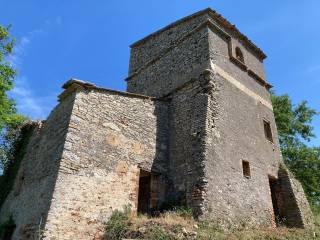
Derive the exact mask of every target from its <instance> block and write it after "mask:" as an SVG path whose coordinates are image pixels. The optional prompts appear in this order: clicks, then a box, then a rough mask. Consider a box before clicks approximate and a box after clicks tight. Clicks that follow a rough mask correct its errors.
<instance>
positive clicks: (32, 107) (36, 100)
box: [8, 16, 62, 119]
mask: <svg viewBox="0 0 320 240" xmlns="http://www.w3.org/2000/svg"><path fill="white" fill-rule="evenodd" d="M61 23H62V19H61V17H60V16H58V17H56V18H55V19H53V20H50V19H48V20H46V21H45V22H44V24H43V26H42V27H41V28H36V29H34V30H32V31H30V32H28V33H27V34H26V36H23V37H21V38H20V39H19V40H18V41H17V43H16V45H15V47H14V49H13V52H14V53H13V54H12V55H11V56H9V58H8V61H9V62H10V63H11V64H12V65H13V66H14V67H15V68H17V69H19V70H21V69H22V65H23V59H24V57H25V56H26V54H27V49H28V46H29V45H31V44H32V41H33V40H34V39H35V38H36V37H38V36H40V35H42V34H44V33H45V32H47V31H48V27H49V25H52V24H55V25H60V24H61ZM9 95H10V96H11V97H12V98H13V99H15V100H16V103H17V108H18V110H19V112H21V113H23V114H25V115H27V116H29V117H31V118H36V119H43V118H46V117H47V115H48V113H49V111H50V109H51V108H52V107H53V106H54V105H55V103H56V94H54V95H53V94H52V95H49V96H46V97H43V96H37V95H36V94H35V92H34V91H33V90H32V87H31V82H30V81H29V79H28V77H27V76H18V77H17V78H16V79H15V86H14V88H13V89H12V90H11V91H10V92H9Z"/></svg>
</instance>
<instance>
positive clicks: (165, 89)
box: [127, 28, 210, 97]
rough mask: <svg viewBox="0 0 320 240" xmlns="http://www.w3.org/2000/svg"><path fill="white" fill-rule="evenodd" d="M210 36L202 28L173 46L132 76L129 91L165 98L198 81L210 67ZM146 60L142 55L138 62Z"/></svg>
mask: <svg viewBox="0 0 320 240" xmlns="http://www.w3.org/2000/svg"><path fill="white" fill-rule="evenodd" d="M207 35H208V29H206V28H201V29H197V30H194V32H193V33H192V34H191V35H190V36H188V37H185V38H183V40H181V41H179V42H178V43H173V44H172V47H171V48H169V49H167V51H165V52H164V53H163V54H162V55H160V56H157V57H156V58H155V59H153V61H152V62H151V63H150V64H147V65H146V66H145V67H143V68H140V70H139V71H137V73H134V74H133V75H131V76H129V79H128V87H127V90H128V91H129V92H134V93H140V94H146V95H149V96H155V97H161V96H165V95H167V94H169V93H170V92H172V91H173V90H175V89H176V88H178V87H180V86H181V85H183V84H184V83H186V82H188V81H190V80H191V79H192V78H197V77H198V76H199V74H200V73H201V72H202V71H203V69H206V68H208V67H209V66H210V63H209V49H208V48H209V44H208V36H207ZM135 57H138V56H136V55H135ZM143 57H144V55H143V54H141V55H140V56H139V57H138V58H139V59H140V58H143ZM132 58H133V57H132Z"/></svg>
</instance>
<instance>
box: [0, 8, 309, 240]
mask: <svg viewBox="0 0 320 240" xmlns="http://www.w3.org/2000/svg"><path fill="white" fill-rule="evenodd" d="M130 47H131V57H130V65H129V74H128V77H127V79H126V81H127V92H121V91H117V90H111V89H106V88H103V87H99V86H96V85H94V84H92V83H89V82H85V81H81V80H76V79H71V80H69V81H67V82H66V83H65V84H64V85H63V89H64V90H63V92H62V93H61V94H60V95H59V97H58V98H59V104H58V105H57V106H56V107H55V108H54V109H53V110H52V112H51V113H50V115H49V117H48V119H47V120H45V121H42V122H39V123H34V124H33V128H32V131H33V132H32V136H31V137H30V139H29V143H28V146H27V150H26V152H25V155H24V158H23V160H22V162H21V165H20V168H19V172H18V174H17V177H16V179H15V184H14V187H13V189H12V191H11V193H10V194H9V195H8V197H7V199H6V201H5V203H4V205H3V206H2V208H1V213H0V221H1V222H3V221H5V220H6V219H7V218H9V216H12V217H13V219H14V221H15V224H16V228H15V230H14V232H13V239H33V238H32V237H33V236H38V235H37V234H39V230H40V231H41V234H43V236H44V239H93V238H94V236H95V235H96V234H97V233H98V232H101V231H103V228H104V223H105V222H106V221H107V220H108V218H109V217H110V215H111V214H112V212H113V211H114V210H116V209H122V208H123V206H130V207H131V210H132V214H137V213H150V212H151V211H154V210H161V209H163V208H165V207H168V206H173V205H174V206H186V207H189V208H192V210H193V212H194V214H195V217H197V218H199V219H207V220H212V221H215V222H216V223H217V224H219V225H221V226H223V227H228V226H238V225H241V224H243V223H244V222H245V223H246V224H248V225H249V226H253V227H257V226H258V227H276V225H277V223H278V221H283V222H284V223H285V224H286V225H287V226H289V227H307V226H309V225H310V224H311V222H312V221H311V218H312V217H311V216H312V215H311V212H310V208H309V205H308V202H307V200H306V198H305V195H304V192H303V189H302V187H301V184H300V183H299V182H298V181H297V180H295V179H294V178H293V177H292V174H291V173H289V172H288V170H287V169H286V168H285V167H284V165H283V160H282V156H281V152H280V148H279V141H278V134H277V128H276V124H275V119H274V114H273V110H272V104H271V100H270V93H269V89H270V88H271V85H270V84H269V83H268V82H267V80H266V77H265V72H264V69H263V60H264V59H265V58H266V55H265V54H264V53H263V51H262V50H261V49H260V48H258V47H257V46H256V45H255V44H254V43H253V42H251V41H250V40H249V39H248V38H247V37H246V36H245V35H243V34H242V33H241V32H240V31H239V30H238V29H237V28H236V27H235V26H234V25H232V24H231V23H230V22H228V21H227V20H226V19H224V18H223V17H222V16H221V15H219V14H218V13H216V12H215V11H213V10H212V9H205V10H203V11H200V12H197V13H195V14H193V15H191V16H187V17H185V18H183V19H181V20H178V21H176V22H174V23H172V24H170V25H168V26H166V27H164V28H162V29H160V30H159V31H157V32H154V33H152V34H150V35H148V36H147V37H145V38H143V39H141V40H139V41H137V42H136V43H134V44H132V45H131V46H130Z"/></svg>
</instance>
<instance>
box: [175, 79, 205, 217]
mask: <svg viewBox="0 0 320 240" xmlns="http://www.w3.org/2000/svg"><path fill="white" fill-rule="evenodd" d="M203 84H205V79H204V77H203V76H199V77H198V78H197V79H194V80H192V81H190V82H188V83H187V84H185V85H184V86H183V87H182V88H180V89H179V90H177V91H176V92H175V93H173V94H172V95H171V96H170V98H171V99H172V100H171V102H170V111H169V112H170V129H171V131H170V157H169V159H170V176H171V179H172V181H173V186H174V199H175V200H176V204H182V205H187V206H189V207H192V208H193V209H194V211H195V213H196V215H199V214H200V213H201V212H200V210H201V209H200V208H201V204H202V202H203V188H202V187H203V185H204V182H203V181H204V165H203V163H204V150H205V149H204V146H205V144H204V136H205V134H206V132H205V130H206V121H207V107H208V95H207V94H206V89H205V88H204V86H202V85H203ZM182 176H183V177H182Z"/></svg>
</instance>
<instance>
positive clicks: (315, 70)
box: [306, 64, 320, 74]
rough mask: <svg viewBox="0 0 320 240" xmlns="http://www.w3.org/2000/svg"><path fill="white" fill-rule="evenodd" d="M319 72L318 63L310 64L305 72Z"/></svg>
mask: <svg viewBox="0 0 320 240" xmlns="http://www.w3.org/2000/svg"><path fill="white" fill-rule="evenodd" d="M319 72H320V64H317V65H313V66H310V67H308V68H307V69H306V73H308V74H312V73H319Z"/></svg>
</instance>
